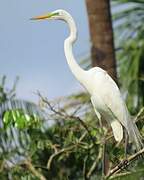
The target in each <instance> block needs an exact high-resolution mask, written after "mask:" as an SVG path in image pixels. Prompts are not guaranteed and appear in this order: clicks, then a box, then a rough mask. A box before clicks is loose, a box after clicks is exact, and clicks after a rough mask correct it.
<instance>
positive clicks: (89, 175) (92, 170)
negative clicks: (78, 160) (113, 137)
mask: <svg viewBox="0 0 144 180" xmlns="http://www.w3.org/2000/svg"><path fill="white" fill-rule="evenodd" d="M102 153H103V148H102V147H101V146H100V149H99V153H98V156H97V158H96V160H95V161H94V163H93V164H92V166H91V168H90V170H89V171H88V173H87V175H86V177H87V178H88V179H89V178H90V177H91V175H92V173H93V172H94V170H95V168H96V166H97V164H98V162H99V161H100V159H101V157H102Z"/></svg>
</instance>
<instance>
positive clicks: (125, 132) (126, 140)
mask: <svg viewBox="0 0 144 180" xmlns="http://www.w3.org/2000/svg"><path fill="white" fill-rule="evenodd" d="M124 136H125V145H124V147H125V158H126V159H127V146H128V140H129V138H128V133H127V130H126V129H124Z"/></svg>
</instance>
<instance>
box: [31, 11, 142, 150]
mask: <svg viewBox="0 0 144 180" xmlns="http://www.w3.org/2000/svg"><path fill="white" fill-rule="evenodd" d="M31 19H32V20H42V19H43V20H45V19H48V20H54V19H58V20H63V21H65V22H66V23H67V24H68V26H69V29H70V35H69V37H68V38H67V39H66V40H65V42H64V52H65V56H66V59H67V63H68V65H69V68H70V69H71V71H72V73H73V74H74V76H75V77H76V79H77V80H78V81H79V82H80V83H81V84H82V85H83V86H84V87H85V89H86V90H87V91H88V92H89V94H90V96H91V102H92V105H93V107H94V110H95V113H96V115H97V117H98V119H101V117H104V119H105V120H106V121H107V122H108V123H109V124H110V125H111V128H112V131H113V135H114V138H115V140H116V141H117V142H121V140H122V139H123V130H124V128H125V129H126V131H127V133H128V135H129V138H130V140H131V141H132V142H133V143H135V145H136V147H137V149H141V148H142V147H143V144H142V140H141V135H140V133H139V131H138V129H137V126H136V125H135V123H134V122H133V121H132V119H131V118H130V115H129V112H128V110H127V107H126V105H125V103H124V101H123V99H122V97H121V94H120V91H119V88H118V87H117V85H116V83H115V82H114V81H113V79H112V78H111V77H110V76H109V75H108V74H107V72H106V71H104V70H103V69H101V68H99V67H93V68H91V69H90V70H88V71H86V70H83V69H82V68H81V67H80V66H79V65H78V64H77V62H76V60H75V58H74V56H73V52H72V45H73V44H74V42H75V41H76V39H77V28H76V25H75V22H74V20H73V18H72V16H71V15H70V14H69V13H68V12H67V11H65V10H56V11H53V12H51V13H48V14H46V15H43V16H37V17H33V18H31Z"/></svg>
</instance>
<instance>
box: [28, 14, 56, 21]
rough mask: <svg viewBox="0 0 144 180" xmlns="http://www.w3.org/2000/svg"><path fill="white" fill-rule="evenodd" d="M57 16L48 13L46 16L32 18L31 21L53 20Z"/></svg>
mask: <svg viewBox="0 0 144 180" xmlns="http://www.w3.org/2000/svg"><path fill="white" fill-rule="evenodd" d="M56 15H58V14H57V13H48V14H46V15H42V16H36V17H32V18H31V19H30V20H42V19H48V18H51V17H52V16H56Z"/></svg>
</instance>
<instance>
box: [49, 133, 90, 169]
mask: <svg viewBox="0 0 144 180" xmlns="http://www.w3.org/2000/svg"><path fill="white" fill-rule="evenodd" d="M86 134H87V133H86V132H85V133H84V134H83V135H82V136H81V137H80V138H79V141H78V143H77V144H74V145H71V146H69V147H67V148H63V149H61V150H59V151H57V152H55V153H54V154H52V155H51V156H50V158H49V159H48V162H47V168H48V170H49V169H50V168H51V163H52V161H53V159H54V158H55V157H56V156H58V155H60V154H62V153H65V152H69V151H72V150H73V149H74V148H75V147H77V146H78V144H79V143H80V142H81V141H82V140H83V139H84V137H85V136H86Z"/></svg>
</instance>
